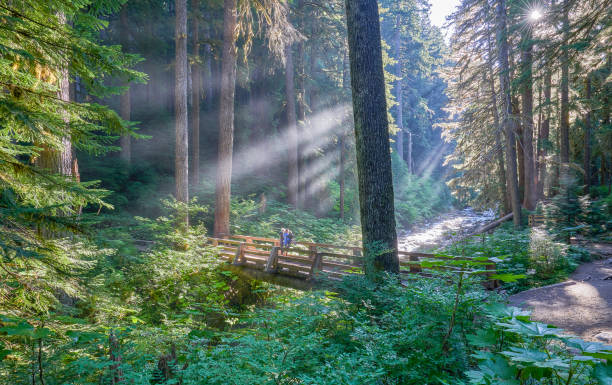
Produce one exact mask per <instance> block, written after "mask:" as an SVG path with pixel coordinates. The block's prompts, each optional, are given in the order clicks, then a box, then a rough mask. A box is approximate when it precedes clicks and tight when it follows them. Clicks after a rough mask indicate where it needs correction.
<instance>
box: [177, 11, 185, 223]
mask: <svg viewBox="0 0 612 385" xmlns="http://www.w3.org/2000/svg"><path fill="white" fill-rule="evenodd" d="M175 7H176V24H175V44H176V53H175V55H176V60H175V63H176V64H175V72H174V76H175V79H174V82H175V85H174V116H175V124H174V129H175V136H176V142H175V147H174V156H175V158H174V175H175V184H176V186H175V187H176V191H175V194H176V199H177V200H178V201H179V202H184V203H187V202H188V201H189V179H188V177H189V169H188V167H189V165H188V151H189V143H188V135H187V123H188V122H187V0H175ZM185 219H186V220H188V219H187V216H186V213H185Z"/></svg>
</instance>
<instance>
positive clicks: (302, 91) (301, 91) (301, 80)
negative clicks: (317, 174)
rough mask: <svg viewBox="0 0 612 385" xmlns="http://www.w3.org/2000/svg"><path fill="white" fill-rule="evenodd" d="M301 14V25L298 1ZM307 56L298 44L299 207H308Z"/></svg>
mask: <svg viewBox="0 0 612 385" xmlns="http://www.w3.org/2000/svg"><path fill="white" fill-rule="evenodd" d="M297 8H298V13H299V20H300V21H299V23H300V24H301V25H303V24H304V17H303V13H304V1H303V0H298V3H297ZM305 55H306V50H305V44H304V42H303V41H299V42H298V43H297V63H296V70H297V79H296V97H297V106H296V112H297V128H298V149H297V151H298V207H299V208H302V209H303V208H304V207H306V194H305V190H306V181H305V178H304V177H305V173H304V170H305V167H304V145H303V138H304V136H305V126H306V71H305V64H304V57H305Z"/></svg>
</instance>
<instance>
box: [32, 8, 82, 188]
mask: <svg viewBox="0 0 612 385" xmlns="http://www.w3.org/2000/svg"><path fill="white" fill-rule="evenodd" d="M57 18H58V19H59V21H60V23H64V24H65V23H66V15H64V14H63V13H58V15H57ZM57 77H58V88H59V89H58V92H57V97H58V99H60V100H62V101H64V102H69V101H70V80H69V76H68V63H64V65H63V66H62V67H61V68H58V76H57ZM63 115H64V122H65V123H66V125H68V124H69V123H70V122H69V118H68V113H67V112H64V113H63ZM73 163H74V164H73ZM37 164H38V166H39V167H40V168H43V169H46V170H48V171H51V172H55V173H58V174H60V175H65V176H75V177H76V175H73V172H72V171H73V169H74V167H75V165H76V158H75V159H74V161H73V159H72V143H71V142H70V137H68V136H65V137H63V138H62V143H61V146H60V149H59V150H58V149H55V148H49V147H47V146H44V147H43V150H42V151H41V153H40V157H39V158H38V159H37Z"/></svg>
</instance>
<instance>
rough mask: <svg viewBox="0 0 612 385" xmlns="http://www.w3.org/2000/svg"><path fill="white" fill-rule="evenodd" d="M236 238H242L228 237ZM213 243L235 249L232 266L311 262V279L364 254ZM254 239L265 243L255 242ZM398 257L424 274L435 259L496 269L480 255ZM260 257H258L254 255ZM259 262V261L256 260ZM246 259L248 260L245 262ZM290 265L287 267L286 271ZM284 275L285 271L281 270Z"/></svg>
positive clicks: (353, 263) (355, 262) (358, 263)
mask: <svg viewBox="0 0 612 385" xmlns="http://www.w3.org/2000/svg"><path fill="white" fill-rule="evenodd" d="M228 238H236V239H240V240H242V241H238V240H233V239H228ZM207 240H208V241H209V242H211V243H212V244H213V245H214V246H217V247H219V248H222V249H223V251H224V255H228V256H229V255H230V252H231V251H234V258H233V261H232V264H234V265H243V266H244V265H246V266H251V267H253V263H254V264H255V265H254V266H261V264H262V258H261V257H266V256H267V257H268V258H267V260H266V263H265V264H264V265H265V267H264V271H266V272H268V273H278V272H279V271H285V272H287V271H288V270H287V267H283V269H284V270H280V269H279V268H278V263H279V262H281V263H283V262H284V261H287V262H288V263H290V262H293V261H295V262H298V263H305V264H306V265H310V266H309V268H307V269H306V270H309V272H308V277H307V279H311V278H313V277H314V276H315V274H316V272H317V271H321V270H322V269H323V268H324V267H332V268H334V267H335V268H341V269H352V268H359V267H362V266H363V262H364V257H363V256H362V249H361V248H359V247H354V246H336V245H330V244H324V243H314V242H296V243H295V244H294V245H295V246H302V247H307V249H304V248H299V247H295V246H294V247H291V248H287V249H284V251H286V252H287V255H286V256H284V255H281V254H280V253H279V252H280V247H279V246H278V240H275V239H271V238H263V237H249V236H246V235H236V236H229V237H227V238H207ZM256 242H267V243H269V244H264V243H256ZM321 249H343V250H350V252H351V254H345V253H340V252H332V251H323V250H321ZM398 255H399V256H400V257H407V259H408V260H406V259H401V260H400V266H401V267H404V268H408V269H407V270H406V269H404V270H401V271H402V272H403V273H407V272H408V273H419V274H424V272H423V270H424V267H423V262H435V261H436V260H437V261H449V262H450V261H456V262H461V263H465V264H467V265H469V264H470V263H474V264H479V265H483V268H484V269H486V270H484V271H478V272H477V273H479V274H484V275H485V276H486V277H490V276H491V275H492V274H493V273H494V270H495V261H493V260H490V259H484V258H482V257H455V256H448V255H441V254H430V253H421V252H412V251H398ZM257 256H259V258H257ZM257 261H259V262H257ZM247 262H249V263H247ZM438 263H440V262H438ZM290 269H291V267H289V270H290ZM425 269H428V270H461V267H460V266H445V265H436V266H431V267H427V268H425ZM281 274H284V273H281ZM489 281H490V285H489V286H491V287H492V288H494V287H497V283H496V282H495V281H493V280H490V279H489Z"/></svg>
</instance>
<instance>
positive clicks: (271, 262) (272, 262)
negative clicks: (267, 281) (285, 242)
mask: <svg viewBox="0 0 612 385" xmlns="http://www.w3.org/2000/svg"><path fill="white" fill-rule="evenodd" d="M278 249H279V248H278V247H276V246H274V247H273V248H272V250H270V256H269V257H268V262H267V263H266V268H265V269H264V271H265V272H266V273H272V274H273V273H276V270H277V268H276V261H277V260H278Z"/></svg>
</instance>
